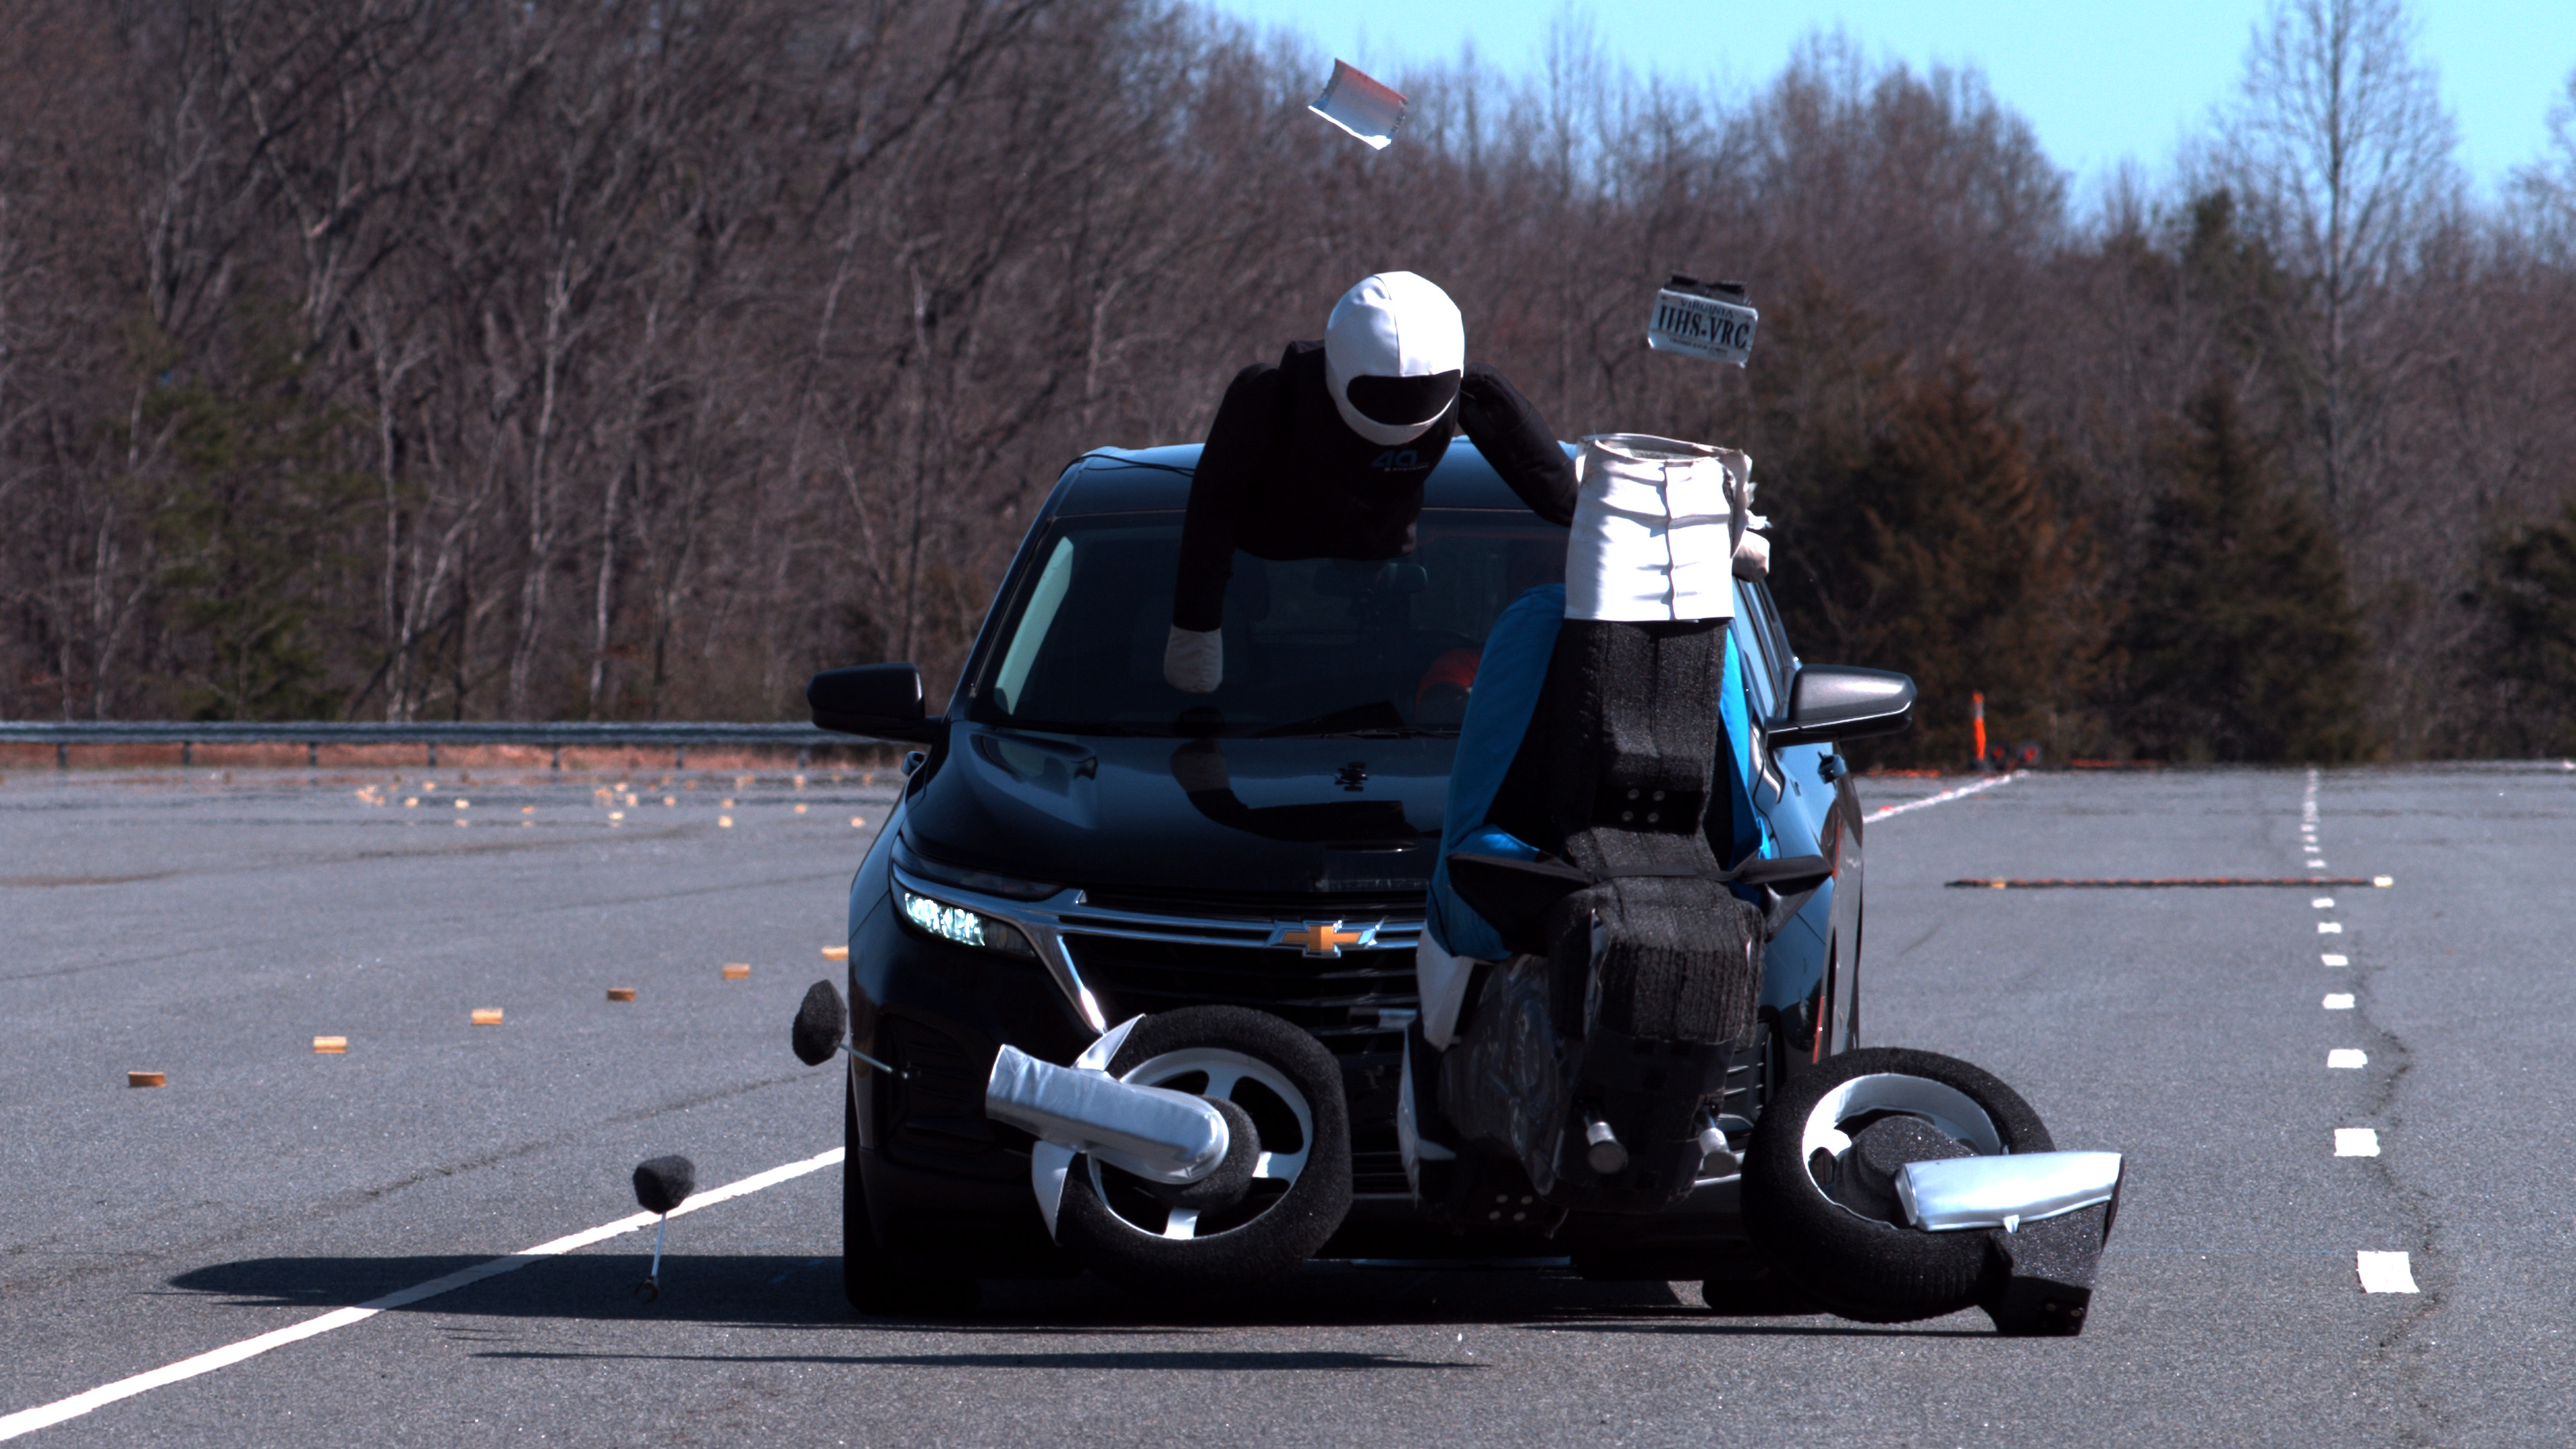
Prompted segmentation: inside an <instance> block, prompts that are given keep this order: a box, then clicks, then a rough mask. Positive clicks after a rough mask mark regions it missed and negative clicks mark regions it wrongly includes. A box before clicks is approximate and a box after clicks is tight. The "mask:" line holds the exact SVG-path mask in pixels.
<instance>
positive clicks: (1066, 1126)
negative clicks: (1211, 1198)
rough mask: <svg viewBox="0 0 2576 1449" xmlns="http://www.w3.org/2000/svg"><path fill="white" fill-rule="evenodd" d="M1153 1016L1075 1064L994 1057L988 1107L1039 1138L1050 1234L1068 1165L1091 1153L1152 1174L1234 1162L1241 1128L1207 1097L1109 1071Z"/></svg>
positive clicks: (1009, 1054) (1190, 1174)
mask: <svg viewBox="0 0 2576 1449" xmlns="http://www.w3.org/2000/svg"><path fill="white" fill-rule="evenodd" d="M1142 1020H1144V1018H1143V1017H1141V1016H1140V1017H1131V1018H1129V1019H1128V1020H1126V1021H1123V1022H1121V1023H1119V1024H1118V1025H1116V1026H1114V1027H1111V1028H1110V1029H1109V1030H1108V1031H1107V1032H1106V1033H1104V1034H1103V1035H1102V1036H1101V1038H1100V1039H1099V1040H1098V1041H1095V1042H1093V1043H1092V1044H1091V1045H1090V1047H1089V1048H1087V1049H1086V1050H1085V1051H1084V1052H1083V1053H1082V1055H1081V1056H1079V1057H1076V1058H1074V1063H1073V1065H1072V1066H1069V1067H1059V1066H1057V1065H1056V1064H1055V1063H1053V1062H1042V1061H1039V1060H1038V1059H1037V1058H1036V1057H1033V1056H1030V1055H1029V1054H1028V1053H1027V1052H1024V1051H1021V1050H1020V1049H1019V1048H1018V1047H1013V1046H1005V1047H1003V1048H1002V1049H1001V1051H1000V1052H999V1053H997V1054H996V1055H995V1056H994V1058H993V1073H992V1075H991V1076H990V1077H989V1078H987V1079H986V1080H985V1083H984V1115H985V1116H987V1117H989V1118H991V1119H993V1120H994V1121H996V1122H1007V1123H1009V1124H1010V1125H1011V1126H1014V1127H1018V1128H1020V1129H1022V1130H1024V1131H1026V1132H1028V1133H1030V1134H1031V1135H1033V1136H1035V1137H1036V1138H1037V1139H1038V1141H1037V1145H1036V1146H1035V1147H1033V1148H1031V1149H1030V1151H1029V1186H1030V1188H1031V1190H1032V1191H1034V1192H1035V1193H1036V1194H1037V1199H1038V1213H1039V1215H1040V1216H1042V1217H1044V1218H1045V1219H1046V1226H1047V1233H1048V1235H1049V1236H1053V1235H1054V1233H1055V1219H1056V1209H1057V1207H1058V1206H1060V1205H1061V1204H1062V1203H1063V1201H1064V1178H1065V1174H1066V1173H1067V1172H1068V1171H1070V1170H1071V1169H1072V1166H1073V1159H1074V1158H1075V1157H1076V1156H1077V1155H1079V1154H1085V1153H1087V1154H1089V1155H1090V1156H1091V1157H1093V1158H1094V1159H1096V1160H1098V1161H1100V1162H1105V1163H1107V1164H1109V1165H1110V1166H1112V1167H1116V1168H1120V1169H1123V1170H1125V1171H1128V1172H1132V1173H1134V1174H1136V1175H1137V1176H1138V1177H1141V1178H1145V1179H1146V1180H1148V1181H1151V1182H1160V1183H1168V1184H1171V1185H1174V1186H1178V1185H1180V1184H1183V1183H1192V1182H1197V1181H1199V1180H1200V1179H1202V1178H1204V1177H1206V1176H1207V1175H1208V1174H1210V1173H1212V1172H1214V1171H1216V1170H1217V1168H1218V1167H1219V1166H1221V1165H1223V1164H1224V1162H1225V1154H1226V1150H1227V1149H1228V1148H1230V1147H1232V1146H1233V1145H1234V1134H1233V1133H1232V1131H1231V1130H1229V1129H1228V1128H1227V1127H1226V1125H1225V1118H1224V1116H1223V1115H1222V1114H1220V1113H1219V1112H1218V1111H1217V1109H1216V1108H1214V1107H1212V1106H1209V1105H1208V1102H1207V1099H1206V1098H1204V1097H1198V1096H1193V1095H1191V1094H1190V1093H1188V1092H1175V1091H1171V1090H1168V1089H1166V1088H1163V1087H1139V1086H1136V1085H1134V1084H1132V1083H1128V1082H1122V1081H1120V1080H1118V1079H1117V1078H1116V1077H1113V1076H1111V1075H1109V1070H1108V1068H1109V1061H1110V1059H1111V1058H1112V1057H1114V1056H1116V1055H1117V1054H1118V1047H1119V1044H1120V1043H1122V1042H1124V1041H1126V1039H1127V1033H1128V1031H1129V1030H1130V1029H1132V1028H1133V1027H1134V1026H1135V1025H1136V1023H1137V1022H1139V1021H1142Z"/></svg>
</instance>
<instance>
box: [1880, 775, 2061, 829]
mask: <svg viewBox="0 0 2576 1449" xmlns="http://www.w3.org/2000/svg"><path fill="white" fill-rule="evenodd" d="M2021 775H2022V772H2021V771H2019V770H2015V771H2013V772H2012V773H2011V774H2009V775H1997V776H1995V777H1994V778H1993V779H1991V780H1979V781H1977V782H1976V783H1975V784H1973V785H1961V786H1960V787H1959V788H1957V789H1955V790H1944V791H1942V792H1941V793H1940V794H1938V795H1926V796H1924V797H1923V798H1922V799H1920V800H1908V801H1906V802H1905V803H1904V804H1902V805H1881V806H1880V807H1878V808H1877V809H1876V810H1873V811H1871V812H1870V813H1869V814H1868V815H1867V816H1866V817H1864V818H1863V820H1862V823H1863V824H1867V823H1868V822H1869V821H1871V820H1885V819H1886V818H1887V817H1888V816H1890V815H1902V814H1904V813H1905V812H1906V811H1908V810H1920V809H1922V808H1923V807H1924V806H1926V805H1938V804H1940V803H1942V802H1943V801H1945V800H1964V799H1966V798H1967V797H1969V796H1971V795H1974V794H1976V793H1977V792H1978V791H1980V790H1991V789H1993V788H1995V787H1996V786H1997V785H2009V784H2011V783H2012V782H2013V781H2015V780H2018V779H2020V778H2021Z"/></svg>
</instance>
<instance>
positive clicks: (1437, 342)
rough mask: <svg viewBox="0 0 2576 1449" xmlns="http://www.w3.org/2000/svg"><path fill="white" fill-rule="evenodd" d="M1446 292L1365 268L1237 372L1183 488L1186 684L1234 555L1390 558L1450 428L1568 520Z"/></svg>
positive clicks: (1168, 655)
mask: <svg viewBox="0 0 2576 1449" xmlns="http://www.w3.org/2000/svg"><path fill="white" fill-rule="evenodd" d="M1466 351H1467V333H1466V325H1465V323H1464V322H1463V321H1462V320H1461V319H1460V318H1459V315H1458V305H1457V304H1456V303H1455V302H1452V301H1450V300H1449V294H1448V293H1446V292H1444V291H1442V290H1440V288H1439V287H1437V286H1435V285H1434V284H1432V283H1431V282H1429V281H1426V280H1424V279H1423V278H1421V277H1419V276H1416V275H1415V274H1413V273H1411V272H1380V273H1378V274H1377V275H1376V276H1373V277H1367V278H1363V279H1362V280H1361V281H1360V283H1359V285H1357V286H1355V287H1353V288H1351V289H1350V290H1349V291H1348V292H1345V293H1343V294H1342V299H1341V301H1340V302H1338V303H1336V304H1334V307H1333V312H1332V316H1331V318H1330V319H1329V320H1328V321H1327V322H1326V323H1325V326H1324V336H1323V339H1322V340H1321V341H1311V342H1291V343H1289V344H1288V350H1287V351H1286V352H1285V353H1283V354H1281V356H1280V358H1279V361H1278V364H1277V365H1276V366H1273V365H1271V364H1268V363H1255V364H1254V365H1252V366H1250V367H1247V368H1245V369H1244V370H1243V371H1241V372H1239V373H1236V374H1235V377H1234V381H1233V382H1232V383H1231V384H1229V385H1228V386H1227V388H1226V390H1225V400H1224V401H1223V402H1221V403H1219V404H1218V405H1217V411H1216V422H1215V423H1214V424H1213V425H1211V426H1210V427H1209V429H1208V436H1207V446H1206V447H1205V448H1204V449H1203V450H1202V451H1201V452H1200V454H1199V464H1198V470H1197V473H1196V475H1195V476H1194V477H1193V478H1192V480H1191V483H1190V503H1189V513H1188V516H1187V519H1186V521H1185V522H1184V523H1183V525H1182V529H1181V564H1180V576H1179V580H1178V584H1177V587H1176V588H1175V589H1174V591H1173V598H1172V632H1171V638H1170V641H1169V643H1168V644H1166V646H1165V648H1164V652H1163V676H1164V678H1165V679H1167V680H1169V681H1170V682H1171V684H1172V687H1173V688H1175V689H1179V690H1181V691H1183V692H1185V693H1190V694H1208V693H1211V692H1213V691H1214V690H1215V689H1216V687H1217V686H1218V684H1220V683H1221V682H1222V681H1223V679H1224V677H1225V651H1224V643H1223V637H1222V632H1221V630H1222V626H1223V624H1224V622H1225V590H1226V583H1227V580H1228V579H1229V578H1230V577H1231V576H1232V574H1233V571H1234V551H1235V550H1236V549H1241V550H1243V551H1244V552H1246V553H1249V554H1251V555H1253V556H1254V557H1256V558H1264V559H1270V560H1273V561H1287V560H1294V559H1347V560H1353V561H1358V562H1368V561H1372V560H1386V559H1394V558H1402V557H1404V556H1405V555H1407V554H1410V553H1412V552H1413V530H1414V524H1415V522H1416V521H1417V520H1419V519H1420V517H1421V516H1422V483H1423V480H1424V479H1425V478H1428V477H1429V476H1431V470H1432V469H1433V468H1436V467H1438V466H1439V464H1440V459H1441V456H1442V455H1443V454H1445V453H1447V452H1448V450H1449V442H1450V440H1451V439H1452V438H1454V437H1456V436H1457V435H1458V434H1459V433H1460V432H1461V431H1464V432H1465V433H1466V435H1467V437H1468V439H1469V440H1470V441H1471V442H1473V443H1474V444H1475V446H1476V450H1477V451H1478V452H1479V453H1482V454H1483V455H1484V458H1485V461H1486V462H1488V463H1490V464H1492V465H1493V467H1494V470H1495V471H1496V472H1498V473H1500V474H1501V475H1502V478H1503V481H1504V482H1505V483H1507V484H1509V485H1510V486H1511V489H1512V491H1513V492H1514V493H1517V494H1519V495H1520V497H1521V500H1522V501H1523V502H1525V503H1527V504H1528V505H1529V506H1530V509H1531V511H1532V512H1535V513H1536V514H1538V516H1539V517H1541V518H1544V519H1546V520H1547V521H1548V522H1550V523H1553V524H1555V525H1557V526H1558V527H1560V528H1562V527H1565V526H1566V525H1568V524H1569V523H1571V522H1572V521H1573V518H1574V504H1575V473H1574V464H1573V462H1572V460H1570V459H1569V458H1567V456H1566V454H1565V450H1564V449H1563V448H1562V447H1560V446H1558V444H1557V441H1556V435H1555V434H1554V433H1553V432H1551V431H1549V429H1548V425H1547V420H1546V419H1545V418H1543V417H1541V416H1540V415H1539V411H1538V409H1537V408H1535V407H1532V406H1531V405H1530V402H1529V400H1528V399H1527V398H1524V397H1522V396H1521V395H1520V393H1519V392H1518V391H1516V390H1514V388H1513V387H1512V385H1511V384H1510V383H1509V382H1506V381H1505V380H1504V379H1503V375H1502V374H1501V373H1499V372H1496V371H1495V370H1494V369H1493V368H1491V367H1489V366H1486V365H1485V364H1483V363H1474V364H1470V363H1468V362H1467V360H1466Z"/></svg>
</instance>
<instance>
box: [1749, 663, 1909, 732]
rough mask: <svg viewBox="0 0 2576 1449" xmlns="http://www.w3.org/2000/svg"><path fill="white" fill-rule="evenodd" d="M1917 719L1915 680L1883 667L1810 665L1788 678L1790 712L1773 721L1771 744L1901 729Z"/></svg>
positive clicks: (1899, 730) (1898, 730)
mask: <svg viewBox="0 0 2576 1449" xmlns="http://www.w3.org/2000/svg"><path fill="white" fill-rule="evenodd" d="M1913 722H1914V681H1913V680H1912V679H1910V678H1907V677H1906V676H1905V675H1902V674H1896V673H1892V672H1890V671H1888V670H1885V669H1859V668H1855V667H1853V666H1851V665H1848V664H1810V665H1807V666H1806V667H1805V668H1803V669H1800V670H1799V671H1798V677H1797V678H1795V679H1792V680H1790V681H1789V713H1788V716H1787V717H1786V718H1784V719H1779V720H1774V721H1773V722H1772V724H1771V731H1770V735H1771V747H1772V748H1773V749H1775V750H1776V749H1780V748H1783V747H1785V746H1789V745H1812V744H1819V743H1824V742H1828V741H1840V740H1859V739H1867V738H1869V737H1870V736H1872V735H1892V734H1898V733H1901V732H1902V731H1903V730H1904V729H1905V727H1906V726H1908V725H1910V724H1912V723H1913Z"/></svg>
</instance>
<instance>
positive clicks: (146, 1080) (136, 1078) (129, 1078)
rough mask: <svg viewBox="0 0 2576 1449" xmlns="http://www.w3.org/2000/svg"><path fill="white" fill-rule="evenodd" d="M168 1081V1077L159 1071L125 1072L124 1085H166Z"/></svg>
mask: <svg viewBox="0 0 2576 1449" xmlns="http://www.w3.org/2000/svg"><path fill="white" fill-rule="evenodd" d="M169 1082H170V1079H169V1078H167V1077H165V1076H163V1075H162V1074H161V1073H159V1072H127V1073H126V1074H125V1085H127V1086H129V1087H163V1086H168V1085H169Z"/></svg>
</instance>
